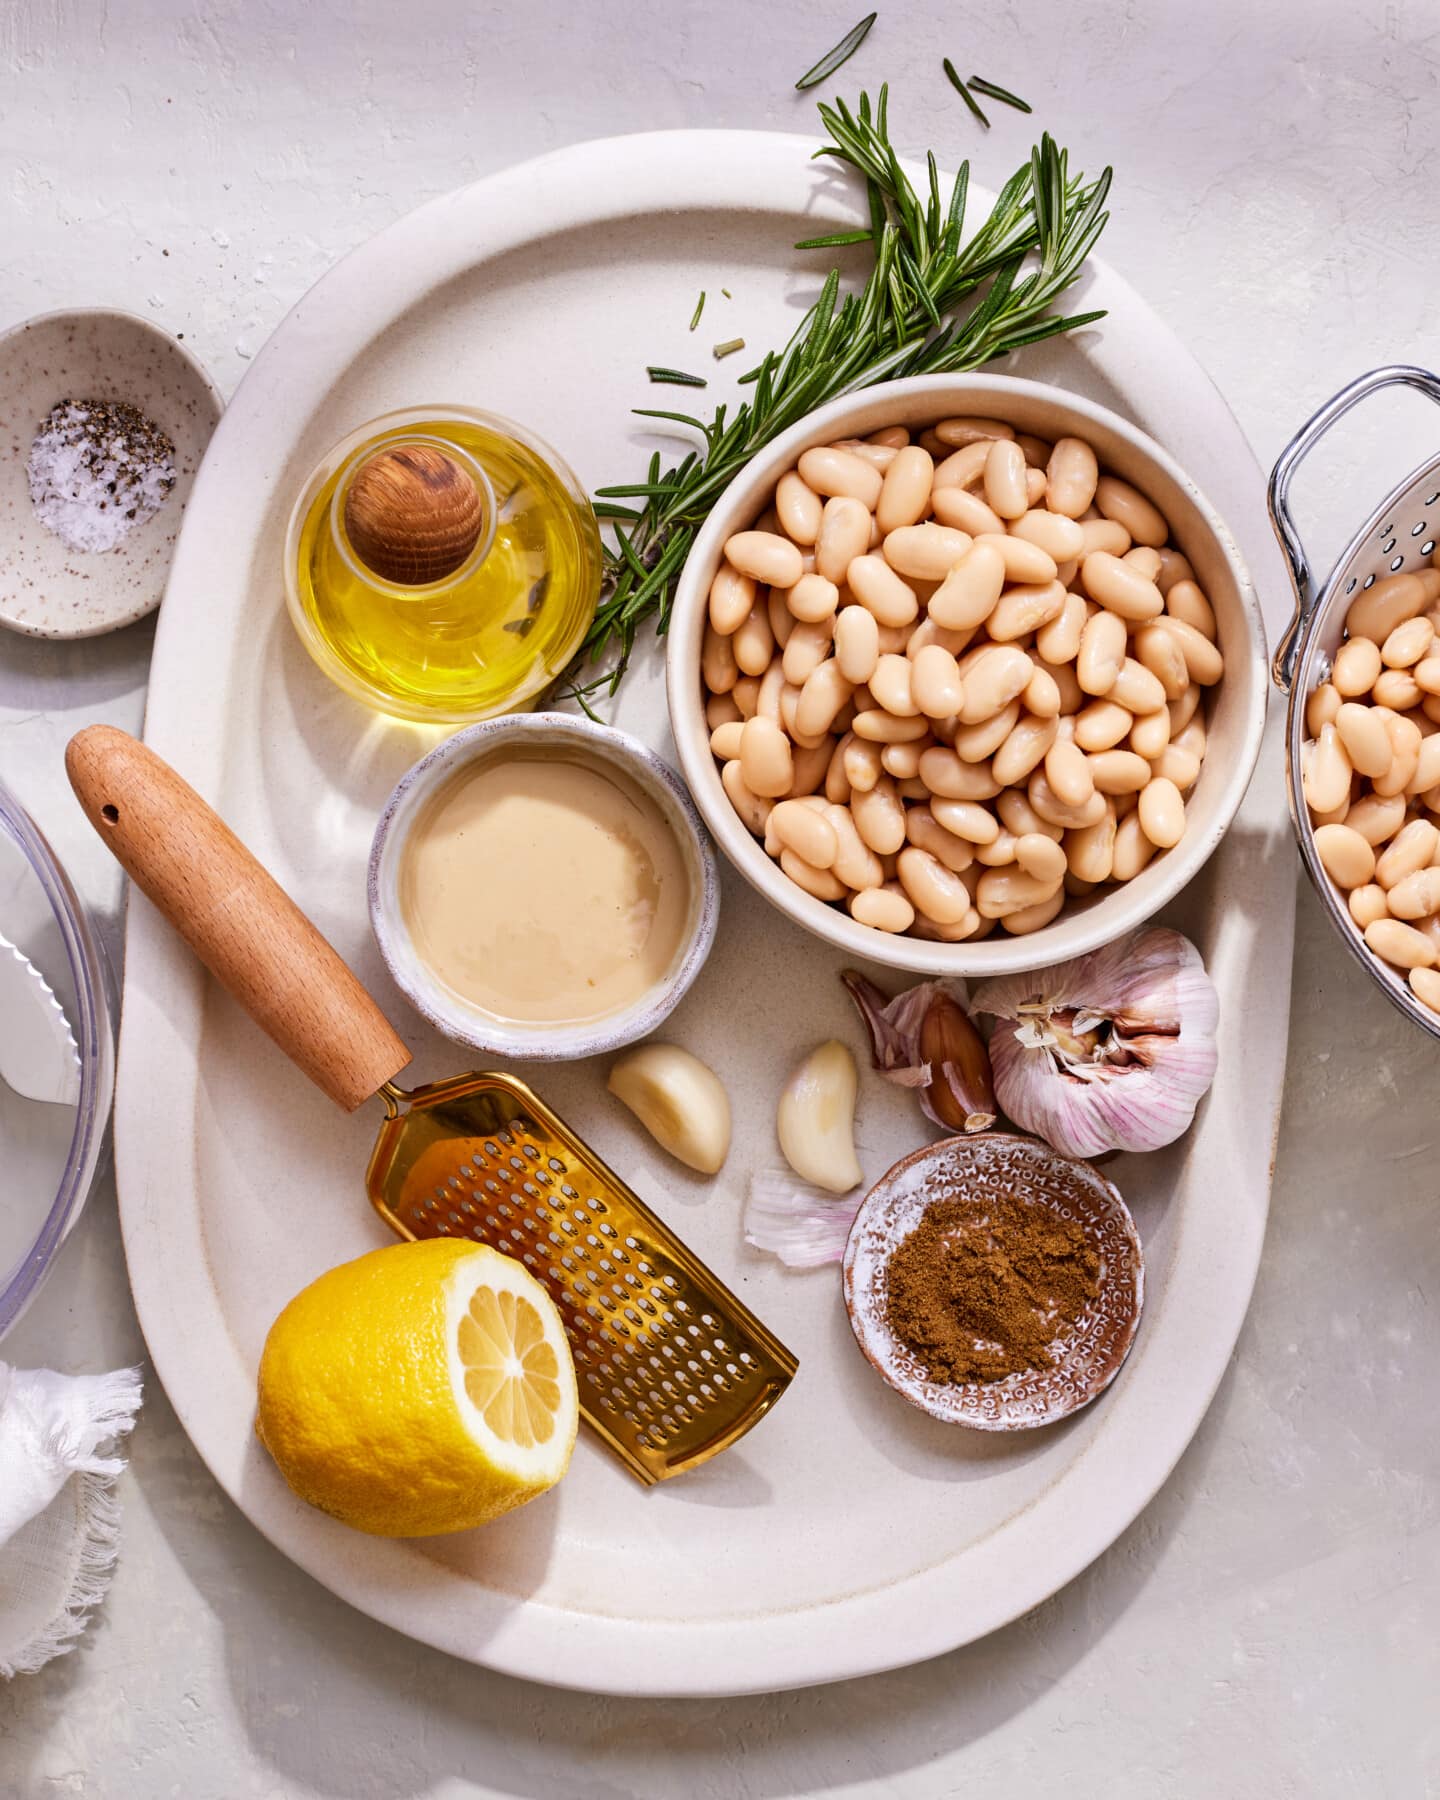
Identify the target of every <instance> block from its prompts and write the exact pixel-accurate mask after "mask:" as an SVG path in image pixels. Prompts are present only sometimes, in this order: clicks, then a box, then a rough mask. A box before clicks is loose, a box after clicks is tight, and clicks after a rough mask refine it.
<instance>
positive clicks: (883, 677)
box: [860, 656, 920, 736]
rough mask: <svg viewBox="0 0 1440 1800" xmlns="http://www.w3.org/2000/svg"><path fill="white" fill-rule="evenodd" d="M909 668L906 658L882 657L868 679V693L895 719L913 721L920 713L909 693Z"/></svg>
mask: <svg viewBox="0 0 1440 1800" xmlns="http://www.w3.org/2000/svg"><path fill="white" fill-rule="evenodd" d="M910 666H911V665H910V662H909V659H908V658H907V657H904V656H882V657H880V658H879V660H878V661H877V662H876V664H875V667H874V669H873V670H872V671H871V674H870V677H869V680H870V692H871V693H872V694H873V695H874V696H875V698H876V699H877V700H878V701H879V702H880V705H881V706H882V707H883V708H884V709H885V711H886V712H888V713H892V714H893V715H894V716H895V717H896V718H897V719H913V718H915V717H916V716H917V714H918V713H919V711H920V707H919V705H918V704H917V703H916V701H915V698H914V696H913V694H912V693H911V691H910ZM860 735H861V736H863V735H864V733H863V732H862V733H861V734H860Z"/></svg>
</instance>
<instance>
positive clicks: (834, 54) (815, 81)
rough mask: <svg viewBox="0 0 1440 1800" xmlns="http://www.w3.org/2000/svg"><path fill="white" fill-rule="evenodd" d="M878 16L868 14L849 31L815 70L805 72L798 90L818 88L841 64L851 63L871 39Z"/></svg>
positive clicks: (797, 87) (798, 82) (802, 91)
mask: <svg viewBox="0 0 1440 1800" xmlns="http://www.w3.org/2000/svg"><path fill="white" fill-rule="evenodd" d="M877 16H878V15H877V14H875V13H873V12H872V13H866V15H865V17H864V18H863V19H862V20H861V21H860V23H859V24H858V25H856V26H853V27H852V28H851V29H850V30H849V31H847V32H846V33H845V35H844V37H843V38H841V40H840V42H839V43H838V44H836V45H835V46H834V48H833V49H830V50H827V51H826V52H825V54H824V55H823V56H822V57H821V58H820V60H819V62H817V63H816V65H815V67H814V68H813V69H807V70H806V71H805V73H804V74H803V75H802V76H801V77H800V79H799V80H798V81H797V82H796V83H795V87H796V90H797V91H798V92H800V93H802V94H803V93H804V91H805V89H806V88H812V87H818V86H819V85H820V83H821V82H822V81H824V80H825V78H826V76H827V75H833V74H834V73H835V71H836V70H837V69H838V68H839V67H840V65H841V63H847V62H849V60H850V58H851V57H852V56H853V55H854V54H855V52H856V51H857V50H858V49H859V48H860V46H861V45H862V44H863V43H864V42H865V40H866V38H867V37H869V35H870V27H871V26H872V25H873V24H874V23H875V20H876V18H877Z"/></svg>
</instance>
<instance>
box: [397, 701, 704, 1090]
mask: <svg viewBox="0 0 1440 1800" xmlns="http://www.w3.org/2000/svg"><path fill="white" fill-rule="evenodd" d="M511 746H514V747H520V748H525V749H530V750H558V751H568V752H570V753H571V754H572V755H574V756H576V758H577V760H584V761H586V762H589V763H592V764H593V763H607V764H609V765H610V766H611V767H612V768H614V769H615V770H617V771H618V772H619V773H620V774H622V775H624V776H627V777H628V778H629V779H630V780H631V781H633V782H634V783H635V785H636V786H637V787H638V788H639V789H640V791H641V792H642V793H644V794H645V795H646V796H648V798H649V799H650V800H652V801H653V802H654V803H655V805H656V807H657V808H658V809H659V811H660V815H661V817H662V818H663V819H664V820H665V822H666V824H667V825H668V826H669V827H670V830H671V831H672V832H673V834H674V837H675V841H676V843H677V844H678V846H679V848H680V853H681V856H682V858H683V860H684V864H685V870H686V874H687V876H688V878H689V882H690V906H689V911H688V913H687V916H686V922H685V931H684V934H683V936H682V938H681V942H680V947H679V949H678V950H677V951H676V953H675V958H674V961H673V962H672V963H671V965H670V967H669V969H667V970H666V972H665V975H664V977H663V978H662V979H661V980H660V981H659V982H658V983H657V984H656V985H655V986H654V987H653V988H652V989H651V990H650V991H649V992H648V993H646V994H644V995H642V996H641V998H640V999H639V1000H637V1001H636V1002H635V1003H634V1004H633V1005H632V1006H629V1007H627V1008H625V1010H624V1011H622V1012H617V1013H611V1014H609V1015H608V1016H607V1017H605V1018H602V1019H591V1020H586V1021H585V1022H583V1023H581V1024H574V1025H565V1024H558V1025H557V1024H543V1025H522V1024H517V1023H515V1022H514V1021H513V1020H509V1019H501V1018H497V1017H496V1016H495V1015H494V1014H493V1013H489V1012H486V1011H485V1010H484V1009H483V1008H481V1007H478V1006H475V1005H472V1004H470V1003H468V1002H466V1001H464V1000H462V999H461V998H460V997H459V996H458V995H457V994H455V993H454V992H453V991H452V990H451V989H450V988H448V987H446V986H445V985H444V984H443V983H442V982H441V981H439V980H438V979H437V977H436V976H435V975H434V974H433V973H432V971H431V969H430V968H429V966H428V965H427V964H426V963H425V962H424V960H423V959H422V958H421V956H420V954H419V952H418V951H417V949H416V947H415V944H414V941H413V939H412V938H411V935H410V932H409V929H408V928H407V926H406V923H405V919H404V915H403V913H402V910H401V906H400V874H401V870H402V868H403V866H404V862H405V854H406V844H407V841H408V839H409V836H410V832H411V830H412V829H413V828H414V825H415V822H416V820H417V819H418V818H419V816H420V814H421V813H422V812H423V810H424V808H425V805H426V803H427V802H428V801H429V800H430V799H431V797H432V796H433V795H434V794H435V793H437V792H438V790H439V789H440V788H442V787H443V786H444V785H445V783H446V782H447V781H449V779H450V778H451V776H452V775H454V774H455V773H456V772H457V771H458V770H460V769H462V768H464V767H465V766H466V765H467V764H470V763H475V762H479V761H481V760H482V759H485V758H488V757H491V756H493V755H495V753H496V752H497V751H498V750H501V749H504V748H507V747H511ZM369 893H370V923H371V926H372V928H373V929H374V932H375V940H376V942H377V943H378V944H379V946H380V954H381V955H382V956H383V957H384V958H385V963H386V966H387V968H388V969H389V970H390V973H391V974H392V975H393V976H394V978H395V981H396V983H397V985H398V986H399V987H400V989H401V990H402V991H403V992H404V994H405V996H406V997H407V999H409V1001H410V1003H411V1004H412V1005H413V1006H414V1007H415V1008H416V1009H417V1011H419V1012H421V1013H423V1014H424V1016H425V1017H426V1018H427V1019H428V1020H429V1021H430V1023H431V1024H432V1025H433V1026H434V1027H435V1029H436V1030H437V1031H442V1032H444V1034H445V1035H446V1037H450V1038H454V1039H455V1040H456V1042H457V1043H461V1044H468V1045H470V1046H471V1047H472V1048H473V1049H476V1050H483V1051H485V1052H486V1053H487V1054H488V1055H493V1056H503V1057H510V1058H515V1059H519V1060H523V1061H528V1062H569V1061H572V1060H574V1059H576V1058H578V1057H582V1056H599V1055H603V1054H604V1053H605V1052H607V1051H611V1050H618V1049H620V1048H621V1046H622V1045H624V1044H633V1043H634V1042H635V1040H636V1039H637V1038H643V1037H648V1036H649V1034H650V1033H651V1032H652V1031H655V1030H657V1029H658V1028H659V1027H660V1025H662V1024H663V1023H664V1021H665V1020H666V1019H667V1018H668V1017H669V1016H670V1014H671V1013H672V1012H673V1011H674V1010H675V1008H676V1007H677V1006H678V1005H679V1003H680V1001H681V999H682V998H683V996H684V994H685V993H686V991H687V989H688V988H689V986H690V984H691V982H693V981H694V979H695V977H696V976H697V975H698V974H699V973H700V970H701V968H702V967H703V966H704V962H705V958H706V957H707V956H708V955H709V954H710V947H711V945H712V944H713V943H714V941H715V926H716V924H717V922H718V920H719V917H720V883H719V879H718V876H717V873H716V868H715V853H714V851H713V850H712V849H711V847H710V840H709V839H708V838H707V837H706V835H705V829H704V827H703V826H702V825H701V823H700V816H699V814H698V813H697V812H696V810H695V808H694V806H693V805H692V803H691V800H690V796H689V794H688V793H687V792H686V790H685V784H684V783H683V782H682V781H681V780H680V777H679V776H678V775H676V774H675V772H674V771H673V770H672V769H671V768H670V767H669V766H668V765H667V764H666V763H664V762H662V761H661V760H660V758H659V757H658V756H656V755H655V753H654V751H653V750H649V749H647V748H646V747H645V745H644V744H642V743H640V742H638V741H637V740H636V739H635V738H632V737H629V736H627V735H626V734H625V733H624V732H623V731H612V730H611V729H610V728H609V727H608V726H605V725H594V724H591V723H590V721H589V720H588V719H578V718H571V717H570V716H568V715H567V714H563V713H512V714H511V715H510V716H509V717H507V718H503V719H487V720H485V721H484V722H483V723H482V724H479V725H472V726H471V727H470V728H469V730H468V731H462V732H459V733H458V734H457V735H456V736H455V737H452V738H449V739H447V740H446V742H445V743H443V744H440V745H439V746H438V747H437V748H436V749H434V750H432V751H431V752H430V754H429V755H428V756H426V757H424V758H422V760H421V761H420V762H418V763H416V765H415V767H414V768H413V769H411V770H410V771H409V773H408V774H406V775H405V776H403V777H402V778H401V780H400V782H399V784H398V785H397V787H396V789H395V791H394V793H393V794H392V795H391V796H390V798H389V800H388V801H387V802H386V805H385V810H384V811H383V812H382V813H381V815H380V823H379V824H378V825H377V826H376V828H375V841H374V844H373V845H372V847H371V851H370V879H369Z"/></svg>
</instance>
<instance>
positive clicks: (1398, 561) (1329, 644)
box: [1269, 365, 1440, 1038]
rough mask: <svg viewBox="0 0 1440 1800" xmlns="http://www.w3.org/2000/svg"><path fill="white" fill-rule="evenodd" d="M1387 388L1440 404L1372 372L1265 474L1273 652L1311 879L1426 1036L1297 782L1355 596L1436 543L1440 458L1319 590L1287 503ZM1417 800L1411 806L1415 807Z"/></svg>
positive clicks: (1410, 565) (1432, 389) (1413, 376)
mask: <svg viewBox="0 0 1440 1800" xmlns="http://www.w3.org/2000/svg"><path fill="white" fill-rule="evenodd" d="M1387 387H1410V388H1415V389H1416V390H1417V391H1418V392H1420V393H1422V394H1425V395H1427V396H1428V397H1429V398H1430V399H1431V400H1433V401H1435V402H1436V404H1437V405H1440V377H1436V376H1435V375H1432V374H1431V373H1430V372H1429V371H1428V370H1426V369H1418V368H1410V367H1406V366H1403V365H1400V366H1393V367H1388V368H1383V369H1372V370H1371V371H1370V373H1369V374H1368V375H1362V376H1360V378H1359V379H1358V380H1356V381H1352V382H1351V383H1350V385H1349V387H1346V388H1342V389H1341V390H1340V392H1339V393H1338V394H1336V395H1335V396H1334V398H1333V399H1331V400H1328V401H1326V403H1325V405H1324V406H1322V407H1321V408H1320V410H1319V411H1318V412H1317V413H1316V414H1315V415H1314V417H1313V418H1311V419H1309V420H1307V421H1306V423H1305V424H1304V425H1302V426H1301V428H1300V430H1299V431H1298V432H1297V433H1296V434H1295V436H1294V437H1293V438H1292V439H1291V441H1290V443H1289V444H1287V445H1286V447H1285V449H1284V450H1283V451H1282V453H1281V455H1280V459H1279V461H1278V462H1277V463H1276V464H1275V468H1274V472H1273V473H1272V474H1271V477H1270V495H1269V498H1270V521H1271V524H1272V525H1273V526H1274V528H1275V535H1276V536H1277V537H1278V538H1279V540H1280V546H1281V548H1282V549H1283V550H1284V552H1285V556H1286V560H1287V561H1288V563H1289V565H1290V578H1291V581H1292V582H1293V584H1294V588H1295V613H1294V616H1293V617H1292V619H1291V621H1290V624H1289V626H1288V627H1287V628H1286V631H1285V635H1284V636H1283V638H1282V639H1281V640H1280V647H1279V649H1278V650H1277V651H1276V654H1275V662H1274V666H1273V668H1272V671H1271V672H1272V674H1273V676H1274V678H1275V682H1276V685H1277V686H1278V687H1280V688H1281V689H1282V690H1283V691H1284V692H1285V693H1287V694H1288V695H1289V697H1290V706H1289V713H1288V715H1287V718H1286V746H1287V754H1286V788H1287V791H1288V793H1289V797H1290V816H1291V818H1292V819H1293V820H1294V824H1295V835H1296V838H1297V839H1298V840H1299V844H1300V853H1301V856H1302V857H1303V858H1304V861H1305V867H1306V869H1307V871H1308V872H1309V875H1310V879H1311V881H1312V882H1314V884H1315V888H1316V891H1317V892H1318V893H1319V895H1320V898H1321V901H1322V902H1323V904H1324V906H1325V910H1326V911H1327V912H1328V913H1329V915H1330V920H1331V923H1332V924H1333V925H1334V927H1335V929H1336V930H1337V931H1338V932H1339V933H1340V936H1341V938H1342V939H1343V940H1344V942H1345V944H1346V946H1347V948H1348V949H1349V950H1350V953H1351V954H1352V955H1353V956H1355V957H1356V958H1357V959H1358V960H1359V961H1360V962H1361V963H1362V964H1363V966H1364V968H1365V969H1366V971H1367V972H1368V974H1369V975H1370V976H1371V978H1372V979H1373V980H1374V981H1376V982H1378V984H1379V985H1380V987H1381V988H1382V989H1383V990H1384V992H1385V994H1386V995H1387V997H1388V998H1389V999H1390V1001H1391V1003H1392V1004H1393V1005H1395V1006H1397V1007H1398V1008H1399V1009H1400V1011H1401V1012H1403V1013H1404V1014H1405V1016H1406V1018H1407V1019H1412V1020H1413V1021H1414V1022H1415V1024H1417V1025H1419V1026H1420V1027H1421V1028H1422V1029H1423V1030H1425V1031H1428V1032H1429V1033H1430V1034H1431V1036H1432V1037H1437V1038H1440V1015H1437V1014H1435V1013H1433V1012H1432V1011H1431V1010H1430V1008H1429V1007H1428V1006H1425V1005H1424V1004H1423V1003H1422V1002H1421V1001H1419V1000H1418V999H1416V997H1415V995H1414V993H1413V992H1412V991H1411V989H1410V986H1409V984H1408V983H1407V982H1406V980H1405V978H1404V976H1403V974H1401V972H1400V971H1399V970H1397V969H1393V968H1391V967H1390V965H1389V964H1388V963H1384V962H1382V961H1381V960H1380V959H1379V958H1378V957H1377V956H1376V955H1375V954H1374V953H1373V952H1372V951H1371V950H1370V949H1368V948H1367V947H1366V944H1365V940H1364V938H1363V937H1362V935H1361V932H1360V928H1359V926H1358V925H1357V924H1356V923H1355V921H1354V919H1352V918H1351V916H1350V911H1349V908H1348V907H1347V906H1346V904H1345V901H1344V898H1343V896H1342V895H1341V894H1340V892H1339V890H1338V889H1337V888H1336V887H1335V884H1334V883H1333V882H1332V881H1331V879H1330V877H1329V876H1328V875H1327V874H1326V873H1325V870H1324V868H1323V867H1322V866H1321V863H1320V858H1319V855H1318V853H1317V852H1316V849H1315V833H1314V828H1313V827H1312V825H1311V823H1310V814H1309V810H1308V809H1307V807H1306V805H1305V798H1304V795H1303V793H1302V792H1301V788H1300V754H1301V750H1302V749H1303V747H1304V744H1305V735H1306V734H1305V704H1306V702H1307V700H1308V699H1309V698H1310V695H1311V694H1313V693H1314V691H1315V689H1316V688H1317V687H1319V686H1320V685H1321V683H1322V682H1325V681H1327V680H1328V679H1329V677H1330V670H1331V668H1332V666H1333V664H1334V661H1335V653H1336V652H1337V650H1338V649H1339V648H1340V645H1341V643H1342V641H1343V639H1344V635H1345V615H1346V613H1347V612H1348V611H1349V608H1350V603H1351V601H1352V600H1353V599H1354V598H1355V596H1356V595H1357V594H1360V593H1363V592H1364V591H1365V589H1367V588H1370V587H1373V586H1374V585H1375V583H1376V582H1377V581H1378V580H1380V579H1381V578H1382V577H1383V576H1386V575H1399V574H1402V573H1403V572H1405V571H1406V570H1414V569H1419V568H1421V567H1428V566H1429V565H1430V559H1431V557H1432V555H1433V554H1434V552H1435V547H1436V544H1437V543H1440V455H1437V456H1434V457H1432V458H1431V459H1430V461H1429V462H1426V463H1423V464H1422V465H1421V466H1420V467H1419V468H1418V469H1416V470H1414V472H1413V473H1412V474H1411V475H1409V476H1408V477H1407V479H1406V480H1405V481H1403V482H1402V483H1401V484H1400V486H1399V487H1398V488H1396V489H1395V490H1394V492H1393V493H1391V494H1389V495H1388V496H1387V497H1386V498H1385V499H1384V500H1383V501H1382V502H1381V503H1380V505H1379V506H1377V507H1376V508H1375V510H1374V512H1372V513H1371V515H1370V517H1369V518H1368V519H1367V520H1366V521H1365V523H1364V524H1363V525H1362V526H1361V528H1360V530H1359V531H1357V532H1356V534H1355V536H1354V537H1353V538H1352V539H1351V540H1350V543H1349V544H1348V545H1347V547H1346V549H1345V551H1344V553H1343V555H1342V556H1341V557H1340V560H1339V561H1338V562H1337V563H1336V565H1335V567H1334V569H1333V570H1332V571H1331V573H1330V576H1329V578H1328V580H1326V581H1325V582H1324V583H1323V584H1322V585H1321V586H1320V587H1319V588H1318V589H1317V588H1316V585H1315V581H1314V577H1313V576H1312V574H1311V572H1310V564H1309V561H1308V559H1307V558H1306V555H1305V549H1304V546H1303V544H1302V543H1301V541H1300V534H1299V531H1298V530H1297V529H1296V526H1295V521H1294V519H1293V518H1292V517H1291V514H1290V508H1289V496H1290V483H1291V479H1292V478H1293V476H1294V474H1295V471H1296V469H1297V468H1298V467H1299V465H1300V463H1301V462H1303V461H1304V459H1305V457H1306V456H1308V455H1309V453H1310V452H1311V451H1312V450H1313V449H1314V448H1315V446H1316V445H1317V444H1318V443H1319V442H1320V440H1321V438H1323V437H1324V436H1325V434H1326V433H1327V432H1328V431H1329V430H1330V429H1331V427H1332V426H1334V425H1335V424H1336V423H1337V421H1338V420H1340V419H1341V418H1343V417H1344V415H1345V414H1346V413H1347V412H1349V411H1350V409H1351V407H1353V406H1356V405H1358V403H1359V402H1360V401H1361V400H1364V399H1366V398H1367V397H1368V396H1369V395H1371V394H1374V393H1377V392H1379V390H1380V389H1382V388H1387ZM1417 805H1418V803H1412V806H1417Z"/></svg>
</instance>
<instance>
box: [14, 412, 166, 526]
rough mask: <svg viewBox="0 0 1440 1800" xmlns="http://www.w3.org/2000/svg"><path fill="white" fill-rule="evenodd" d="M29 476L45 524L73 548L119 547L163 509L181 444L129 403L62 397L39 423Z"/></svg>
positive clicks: (31, 494) (31, 451)
mask: <svg viewBox="0 0 1440 1800" xmlns="http://www.w3.org/2000/svg"><path fill="white" fill-rule="evenodd" d="M26 471H27V473H28V475H29V478H30V499H31V501H32V502H33V504H34V507H35V513H36V516H37V517H38V518H39V520H40V522H41V524H42V525H45V526H48V527H49V529H50V530H51V531H53V532H54V533H55V534H56V536H57V537H59V538H60V539H61V540H62V541H63V542H64V543H65V544H67V545H68V546H69V548H70V549H72V550H81V551H90V552H101V551H106V550H114V549H115V548H116V547H117V546H118V545H119V544H120V543H121V542H122V541H123V540H124V539H125V538H126V537H127V536H128V535H129V534H130V532H132V531H133V530H134V529H135V527H136V526H137V525H143V524H144V523H145V521H146V520H147V519H149V518H153V517H154V515H155V514H156V513H157V512H158V511H159V510H160V508H161V507H162V506H163V505H164V504H165V501H166V500H167V499H168V498H169V496H170V491H171V489H172V488H173V487H174V486H175V446H174V444H173V443H172V442H171V440H170V438H169V437H168V436H167V434H166V433H165V432H164V431H162V430H161V429H160V427H159V426H158V425H157V424H155V422H154V420H153V419H149V418H147V417H146V416H145V414H144V413H142V412H141V411H140V409H139V408H138V407H135V406H132V405H130V403H129V402H128V401H125V400H116V401H111V400H62V401H60V403H59V404H58V405H57V406H54V407H52V408H51V410H50V412H49V413H48V414H47V415H46V417H45V418H44V419H43V420H42V421H41V424H40V429H39V430H38V431H37V432H36V434H35V441H34V442H33V443H32V444H31V446H30V456H29V461H28V463H27V465H26Z"/></svg>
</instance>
